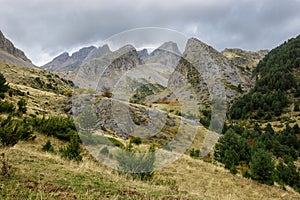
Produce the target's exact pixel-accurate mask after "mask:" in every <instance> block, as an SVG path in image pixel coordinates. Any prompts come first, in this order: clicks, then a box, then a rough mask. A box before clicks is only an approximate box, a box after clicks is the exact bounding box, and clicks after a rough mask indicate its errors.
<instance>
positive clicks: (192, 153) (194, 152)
mask: <svg viewBox="0 0 300 200" xmlns="http://www.w3.org/2000/svg"><path fill="white" fill-rule="evenodd" d="M190 156H191V157H192V158H199V157H200V149H194V148H193V149H191V150H190Z"/></svg>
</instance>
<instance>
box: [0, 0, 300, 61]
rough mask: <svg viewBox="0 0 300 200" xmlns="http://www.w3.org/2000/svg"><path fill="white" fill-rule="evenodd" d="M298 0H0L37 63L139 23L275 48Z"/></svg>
mask: <svg viewBox="0 0 300 200" xmlns="http://www.w3.org/2000/svg"><path fill="white" fill-rule="evenodd" d="M299 10H300V2H299V1H298V0H285V1H282V0H263V1H258V0H240V1H234V0H223V1H219V0H210V1H207V0H188V1H179V0H164V1H158V0H151V1H150V0H149V1H140V0H131V1H124V0H115V1H111V0H86V1H81V0H72V1H71V0H69V1H68V0H65V1H59V0H48V1H40V0H31V1H23V0H14V1H11V0H1V7H0V29H1V30H2V31H3V32H4V34H5V35H6V36H7V37H8V38H10V39H11V40H12V41H13V42H14V43H15V44H16V46H18V47H19V48H21V49H23V50H24V51H25V52H26V53H27V55H28V56H29V57H30V58H31V59H32V60H33V61H34V62H35V63H37V64H44V62H46V61H48V60H49V59H52V57H53V56H55V55H57V54H59V53H61V52H63V51H69V50H72V49H75V48H77V47H79V46H83V45H89V44H94V43H96V42H97V41H101V40H105V39H107V38H108V37H110V36H111V35H114V34H117V33H119V32H122V31H125V30H128V29H132V28H139V27H163V28H169V29H174V30H176V31H179V32H183V33H184V34H186V35H188V36H189V37H191V36H194V37H197V38H199V39H200V40H203V41H204V42H207V43H209V44H210V45H212V46H214V47H216V48H217V49H218V50H222V49H224V48H225V47H239V48H244V49H250V50H255V49H264V48H273V47H275V46H277V45H278V44H280V43H281V42H283V41H284V40H287V39H288V38H290V37H293V36H296V35H298V34H299V33H300V12H299Z"/></svg>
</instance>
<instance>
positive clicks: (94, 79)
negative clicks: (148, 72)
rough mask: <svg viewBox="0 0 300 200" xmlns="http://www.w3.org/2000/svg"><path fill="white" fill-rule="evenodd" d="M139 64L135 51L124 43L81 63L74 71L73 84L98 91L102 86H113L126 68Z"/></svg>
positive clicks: (129, 68)
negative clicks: (122, 45) (120, 46)
mask: <svg viewBox="0 0 300 200" xmlns="http://www.w3.org/2000/svg"><path fill="white" fill-rule="evenodd" d="M139 64H141V60H140V59H139V57H138V54H137V51H136V50H135V48H134V47H133V46H131V45H126V46H124V47H122V48H120V49H119V50H117V51H114V52H109V53H107V54H105V55H103V56H101V57H98V58H96V59H93V60H90V61H89V62H85V63H84V64H82V65H81V66H80V67H79V68H78V69H77V70H76V71H75V73H76V78H75V80H74V82H75V84H77V85H78V86H79V87H82V88H86V89H88V88H91V89H94V90H96V91H100V90H101V88H102V87H103V86H105V87H109V88H113V86H114V85H115V84H116V82H117V81H118V80H119V78H120V77H121V76H122V75H123V74H124V73H126V72H127V71H128V70H131V69H132V68H134V67H136V66H137V65H139Z"/></svg>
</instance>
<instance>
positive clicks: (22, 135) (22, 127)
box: [0, 116, 35, 147]
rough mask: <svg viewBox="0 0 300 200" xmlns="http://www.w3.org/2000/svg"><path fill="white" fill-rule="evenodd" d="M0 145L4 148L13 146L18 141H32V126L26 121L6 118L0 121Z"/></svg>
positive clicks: (33, 137)
mask: <svg viewBox="0 0 300 200" xmlns="http://www.w3.org/2000/svg"><path fill="white" fill-rule="evenodd" d="M0 127H1V129H0V144H1V145H2V146H4V147H9V146H14V145H15V144H16V143H17V142H18V141H19V140H34V139H35V136H34V135H33V131H32V126H31V125H30V123H28V121H27V120H26V119H23V120H17V119H13V118H12V117H11V116H8V117H7V118H6V119H0Z"/></svg>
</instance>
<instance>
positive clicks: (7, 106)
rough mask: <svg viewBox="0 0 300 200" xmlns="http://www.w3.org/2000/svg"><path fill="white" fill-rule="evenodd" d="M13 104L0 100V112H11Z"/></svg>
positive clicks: (13, 107)
mask: <svg viewBox="0 0 300 200" xmlns="http://www.w3.org/2000/svg"><path fill="white" fill-rule="evenodd" d="M14 111H15V106H14V104H12V103H9V102H7V101H0V113H13V112H14Z"/></svg>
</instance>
